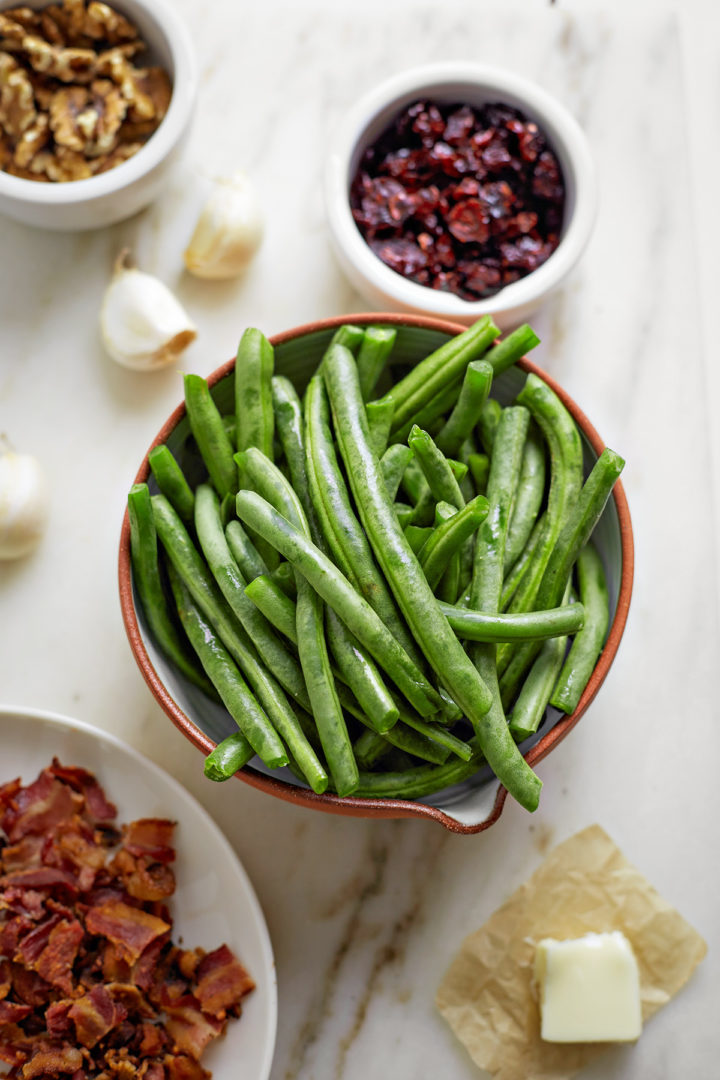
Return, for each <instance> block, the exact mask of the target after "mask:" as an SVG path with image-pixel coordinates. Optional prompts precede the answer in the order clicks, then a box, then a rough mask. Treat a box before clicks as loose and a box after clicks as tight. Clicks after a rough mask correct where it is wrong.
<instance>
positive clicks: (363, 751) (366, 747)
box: [353, 728, 391, 769]
mask: <svg viewBox="0 0 720 1080" xmlns="http://www.w3.org/2000/svg"><path fill="white" fill-rule="evenodd" d="M390 749H391V744H390V743H389V742H388V741H387V739H384V738H383V737H382V735H378V733H377V732H376V731H373V730H372V728H365V730H364V731H363V732H362V734H361V735H359V736H358V738H357V739H356V740H355V742H354V743H353V754H354V755H355V760H356V761H357V763H358V766H359V767H360V768H361V769H371V768H372V767H373V765H376V764H377V763H378V761H380V759H381V758H383V757H385V755H386V754H388V753H389V752H390Z"/></svg>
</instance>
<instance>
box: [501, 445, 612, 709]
mask: <svg viewBox="0 0 720 1080" xmlns="http://www.w3.org/2000/svg"><path fill="white" fill-rule="evenodd" d="M624 465H625V462H624V460H623V459H622V458H621V457H620V455H619V454H616V453H615V451H614V450H610V449H608V448H606V449H605V450H603V452H602V454H601V455H600V457H599V458H598V459H597V461H596V462H595V464H594V465H593V467H592V470H591V472H590V475H589V476H588V478H587V480H586V481H585V483H584V484H583V487H582V490H581V491H580V495H579V496H578V498H577V499H576V500H575V502H574V503H573V505H572V506H571V507H569V508H568V513H567V517H566V519H565V523H564V524H563V527H562V530H561V532H560V535H559V536H558V539H557V542H556V544H555V547H554V548H553V550H552V553H551V555H550V557H549V559H548V562H547V566H546V567H545V572H544V573H543V576H542V580H541V581H540V585H539V587H538V590H537V593H536V596H535V601H534V606H535V607H536V608H547V607H555V606H556V605H557V604H558V603H559V600H560V597H561V596H562V594H563V591H564V589H565V587H566V585H567V582H568V580H569V578H570V574H571V572H572V568H573V566H574V564H575V561H576V559H577V557H578V555H579V553H580V551H581V549H582V548H583V547H584V546H585V544H586V543H587V542H588V540H589V538H590V534H591V533H592V531H593V529H594V528H595V526H596V524H597V522H598V520H599V519H600V515H601V514H602V512H603V510H604V509H605V504H606V503H607V501H608V499H609V498H610V493H611V491H612V489H613V487H614V485H615V482H616V481H617V478H618V477H619V476H620V473H621V472H622V470H623V467H624ZM537 650H538V647H537V645H536V644H534V643H532V642H525V643H524V644H522V645H519V646H517V649H516V651H515V653H514V654H513V656H512V658H511V660H510V663H509V664H508V666H507V668H506V669H505V671H504V672H503V675H502V678H501V680H500V688H501V690H502V693H503V696H504V697H505V699H506V700H509V699H510V696H511V695H512V694H513V693H514V692H515V690H516V689H517V687H518V685H519V683H520V680H521V679H522V676H523V674H524V672H525V671H526V670H527V668H528V667H529V665H530V664H531V663H532V661H533V659H534V658H535V656H536V655H537Z"/></svg>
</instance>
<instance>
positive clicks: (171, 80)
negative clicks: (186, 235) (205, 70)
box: [0, 0, 197, 230]
mask: <svg viewBox="0 0 720 1080" xmlns="http://www.w3.org/2000/svg"><path fill="white" fill-rule="evenodd" d="M196 92H197V74H196V64H195V57H194V50H193V46H192V41H191V39H190V35H189V33H188V31H187V29H186V27H185V25H184V24H183V22H182V20H181V19H180V17H179V16H178V15H176V14H175V12H174V10H173V8H172V7H170V5H169V3H168V2H167V0H118V3H117V4H116V3H115V0H112V4H111V5H108V4H105V3H100V2H95V0H57V2H56V3H50V4H48V3H47V2H46V0H25V2H24V3H21V4H18V3H17V2H16V0H15V2H13V0H0V213H3V214H6V215H8V216H9V217H12V218H14V219H15V220H16V221H21V222H24V223H25V224H28V225H36V226H40V227H42V228H47V229H68V230H75V229H93V228H99V227H101V226H105V225H111V224H113V223H114V222H116V221H121V220H122V219H123V218H127V217H130V216H131V215H132V214H135V213H137V212H138V211H139V210H141V209H143V208H144V207H145V206H147V205H148V203H150V202H152V200H153V199H155V198H156V196H157V195H158V194H159V192H160V190H161V188H162V186H163V185H164V183H165V181H166V179H167V175H168V173H169V171H170V168H171V166H172V164H173V162H174V160H175V159H176V158H177V156H178V154H179V151H180V149H181V147H182V144H183V142H184V139H185V137H186V135H187V133H188V131H189V126H190V120H191V118H192V112H193V107H194V103H195V97H196Z"/></svg>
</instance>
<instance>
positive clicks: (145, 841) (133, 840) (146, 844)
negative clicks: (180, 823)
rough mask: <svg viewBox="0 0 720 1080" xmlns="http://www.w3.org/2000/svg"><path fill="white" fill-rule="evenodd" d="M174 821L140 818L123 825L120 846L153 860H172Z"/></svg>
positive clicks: (133, 853)
mask: <svg viewBox="0 0 720 1080" xmlns="http://www.w3.org/2000/svg"><path fill="white" fill-rule="evenodd" d="M174 830H175V822H174V821H167V820H166V819H165V818H140V820H139V821H132V822H131V823H130V824H129V825H124V826H123V831H122V846H123V848H125V850H126V851H129V852H130V854H131V855H137V856H147V857H148V858H149V859H152V861H153V862H165V863H168V862H173V861H174V859H175V850H174V848H173V846H172V843H173V832H174Z"/></svg>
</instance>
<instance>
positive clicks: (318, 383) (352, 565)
mask: <svg viewBox="0 0 720 1080" xmlns="http://www.w3.org/2000/svg"><path fill="white" fill-rule="evenodd" d="M305 430H306V438H305V449H306V459H307V475H308V481H309V486H310V494H311V497H312V502H313V506H314V507H315V509H316V511H317V513H318V518H319V520H320V522H321V524H322V531H323V537H324V540H325V542H326V543H327V545H328V547H329V550H330V553H331V555H332V557H333V559H334V561H335V562H336V563H337V565H338V567H339V569H340V570H341V571H342V573H343V574H344V575H345V577H346V578H347V579H348V580H349V581H350V582H351V583H352V584H353V585H354V586H355V587H356V589H357V590H358V592H360V593H361V595H362V596H364V597H365V599H366V600H367V602H368V603H369V604H370V606H371V607H372V608H373V609H374V611H376V612H377V614H378V615H379V616H380V618H381V619H382V621H383V622H384V623H385V625H386V626H387V627H388V629H389V630H390V631H391V632H392V633H393V634H394V636H395V637H396V638H397V640H398V641H399V642H400V644H401V645H402V647H403V648H404V649H405V651H406V652H407V653H408V654H409V655H410V656H411V657H412V658H413V659H415V661H416V663H417V662H419V654H418V650H417V646H416V645H415V642H414V641H413V639H412V635H411V634H410V633H409V631H408V629H407V627H406V626H405V625H404V624H403V621H402V619H401V617H400V614H399V612H398V610H397V607H396V605H395V601H394V600H393V598H392V596H391V594H390V590H389V589H388V587H387V584H386V582H385V580H384V578H383V576H382V574H381V573H380V571H379V570H378V567H377V565H376V562H375V558H374V556H373V553H372V550H371V548H370V544H369V543H368V539H367V537H366V536H365V533H364V531H363V528H362V526H361V524H360V522H359V521H358V519H357V516H356V515H355V511H354V510H353V508H352V506H351V504H350V498H349V495H348V491H347V484H346V483H345V479H344V477H343V475H342V471H341V469H340V465H339V462H338V460H337V454H336V453H335V447H334V444H333V439H332V433H331V431H330V413H329V407H328V402H327V395H326V393H325V387H324V385H323V381H322V378H321V377H320V376H315V377H313V378H312V379H311V380H310V383H309V385H308V388H307V393H306V397H305Z"/></svg>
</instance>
